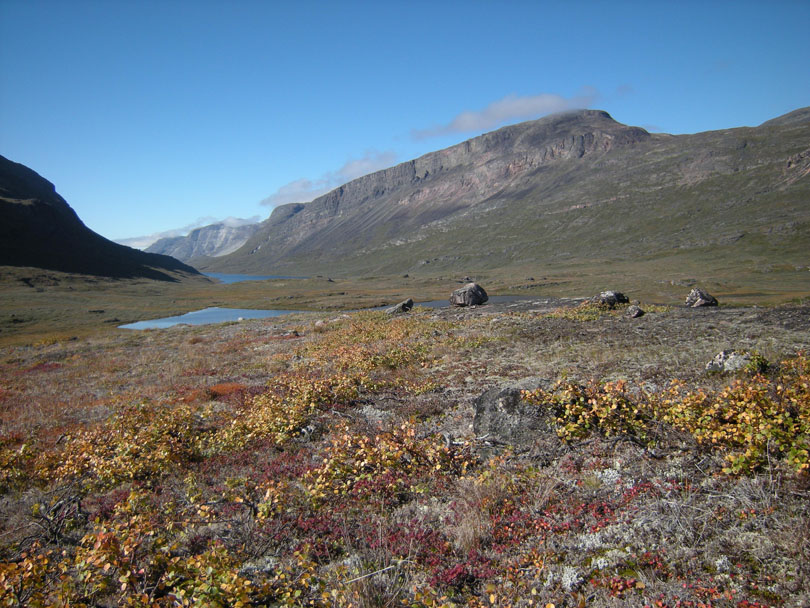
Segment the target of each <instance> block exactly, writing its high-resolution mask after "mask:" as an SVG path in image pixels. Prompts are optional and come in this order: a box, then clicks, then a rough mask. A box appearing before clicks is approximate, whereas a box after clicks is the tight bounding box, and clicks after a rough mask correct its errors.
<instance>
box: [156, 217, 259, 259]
mask: <svg viewBox="0 0 810 608" xmlns="http://www.w3.org/2000/svg"><path fill="white" fill-rule="evenodd" d="M258 229H259V224H244V225H242V226H229V225H228V224H225V223H221V222H220V223H217V224H210V225H208V226H202V227H200V228H195V229H194V230H192V231H191V232H189V233H188V234H187V235H186V236H175V237H167V238H162V239H159V240H157V241H155V242H154V243H153V244H152V245H150V246H149V247H147V248H146V249H145V251H146V252H147V253H160V254H162V255H170V256H172V257H173V258H177V259H178V260H181V261H183V262H187V261H188V260H190V259H192V258H195V257H204V256H209V257H218V256H222V255H227V254H229V253H233V252H234V251H236V250H237V249H239V248H240V247H241V246H242V245H244V244H245V243H246V242H247V240H248V239H249V238H250V237H251V236H253V234H254V233H255V232H256V231H257V230H258Z"/></svg>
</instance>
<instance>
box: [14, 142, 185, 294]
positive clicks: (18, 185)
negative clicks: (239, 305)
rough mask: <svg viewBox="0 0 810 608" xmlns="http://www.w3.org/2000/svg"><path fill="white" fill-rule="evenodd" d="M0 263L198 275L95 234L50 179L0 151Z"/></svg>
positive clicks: (114, 273)
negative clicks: (6, 156)
mask: <svg viewBox="0 0 810 608" xmlns="http://www.w3.org/2000/svg"><path fill="white" fill-rule="evenodd" d="M0 266H31V267H36V268H44V269H49V270H58V271H61V272H70V273H80V274H90V275H98V276H106V277H117V278H133V277H145V278H151V279H160V280H177V279H178V278H180V277H182V276H186V275H198V274H199V273H198V272H197V271H196V270H195V269H193V268H191V267H190V266H187V265H185V264H183V263H182V262H179V261H178V260H175V259H174V258H170V257H168V256H165V255H155V254H151V253H144V252H142V251H138V250H137V249H131V248H130V247H124V246H123V245H118V244H117V243H113V242H112V241H109V240H107V239H105V238H104V237H102V236H100V235H99V234H96V233H95V232H93V231H92V230H90V229H89V228H87V227H86V226H85V225H84V224H83V223H82V221H81V220H80V219H79V217H78V216H77V215H76V212H75V211H74V210H73V209H72V208H71V207H70V206H69V205H68V204H67V202H66V201H65V199H63V198H62V197H61V196H59V194H57V192H56V189H55V188H54V185H53V184H52V183H51V182H49V181H48V180H46V179H45V178H43V177H41V176H40V175H38V174H37V173H36V172H34V171H32V170H31V169H29V168H28V167H26V166H24V165H21V164H19V163H15V162H13V161H10V160H8V159H7V158H5V157H3V156H0Z"/></svg>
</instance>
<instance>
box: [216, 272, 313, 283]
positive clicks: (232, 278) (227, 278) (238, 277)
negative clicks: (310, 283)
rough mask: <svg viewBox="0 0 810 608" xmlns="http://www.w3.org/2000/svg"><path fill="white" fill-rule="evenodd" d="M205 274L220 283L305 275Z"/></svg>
mask: <svg viewBox="0 0 810 608" xmlns="http://www.w3.org/2000/svg"><path fill="white" fill-rule="evenodd" d="M203 274H204V275H205V276H207V277H209V278H212V279H216V280H218V281H220V282H221V283H225V284H230V283H241V282H242V281H266V280H267V279H306V278H307V277H285V276H281V275H273V274H269V275H258V274H227V273H224V272H204V273H203Z"/></svg>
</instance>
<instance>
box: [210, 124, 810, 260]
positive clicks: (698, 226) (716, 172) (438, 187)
mask: <svg viewBox="0 0 810 608" xmlns="http://www.w3.org/2000/svg"><path fill="white" fill-rule="evenodd" d="M807 114H808V113H807V112H803V111H797V112H793V113H791V114H790V115H788V116H787V117H785V118H784V120H779V119H775V120H774V121H769V122H768V123H765V124H764V125H762V126H760V127H755V128H739V129H729V130H724V131H713V132H706V133H698V134H694V135H678V136H672V135H666V134H650V133H647V132H646V131H644V130H643V129H640V128H638V127H629V126H626V125H623V124H620V123H618V122H616V121H614V120H613V119H612V118H611V117H610V116H609V115H608V114H607V113H605V112H601V111H594V110H584V111H578V112H570V113H565V114H561V115H555V116H549V117H546V118H543V119H540V120H537V121H532V122H527V123H522V124H518V125H513V126H509V127H505V128H503V129H499V130H497V131H494V132H492V133H487V134H485V135H482V136H480V137H476V138H474V139H471V140H469V141H466V142H463V143H461V144H458V145H456V146H453V147H451V148H447V149H445V150H440V151H438V152H433V153H430V154H427V155H425V156H423V157H421V158H418V159H416V160H413V161H410V162H406V163H403V164H400V165H397V166H395V167H392V168H390V169H386V170H384V171H379V172H377V173H374V174H371V175H367V176H365V177H361V178H359V179H357V180H354V181H352V182H349V183H348V184H345V185H344V186H342V187H340V188H338V189H336V190H334V191H332V192H330V193H328V194H326V195H324V196H322V197H320V198H317V199H315V200H314V201H312V202H311V203H307V204H296V205H286V206H282V207H279V208H276V209H275V210H274V211H273V213H272V215H271V216H270V218H269V219H268V220H266V221H265V222H263V223H262V227H261V229H260V230H259V231H258V232H257V233H256V234H255V235H254V236H253V237H252V238H251V239H250V240H249V241H248V242H247V243H246V244H245V245H244V246H243V247H242V248H241V249H240V250H238V251H237V252H235V253H233V254H231V255H229V256H225V257H222V258H218V259H216V260H205V261H204V262H202V263H197V264H196V265H197V267H201V268H206V269H211V270H219V271H237V272H265V273H268V272H272V273H278V274H307V273H310V274H313V273H317V272H329V273H331V274H336V275H352V274H355V275H356V274H371V273H398V272H413V271H416V270H423V271H428V270H429V271H430V272H441V271H442V270H455V269H459V270H462V269H463V270H464V271H465V272H467V271H474V270H481V269H506V268H526V267H532V266H537V265H549V264H560V263H567V264H572V263H588V264H592V263H596V262H598V263H610V262H611V261H617V260H625V259H627V258H628V257H642V258H645V259H651V260H656V259H659V260H660V259H663V258H665V257H668V256H675V257H683V256H684V255H688V256H692V257H691V258H690V259H692V261H694V262H695V263H701V264H715V265H716V264H734V263H743V262H744V263H751V264H754V263H763V262H767V261H770V260H780V261H782V262H784V263H788V264H799V263H801V262H802V261H804V262H805V263H806V259H805V254H804V251H805V250H806V247H807V244H808V242H810V238H809V236H810V209H808V201H809V200H810V180H809V179H808V178H807V166H808V150H810V123H808V122H807V121H806V120H804V118H805V117H806V116H807ZM427 264H430V266H429V267H428V266H427Z"/></svg>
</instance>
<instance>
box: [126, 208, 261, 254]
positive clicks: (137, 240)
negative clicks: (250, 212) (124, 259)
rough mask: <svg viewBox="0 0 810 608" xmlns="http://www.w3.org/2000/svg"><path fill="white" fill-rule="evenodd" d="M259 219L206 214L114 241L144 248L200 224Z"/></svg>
mask: <svg viewBox="0 0 810 608" xmlns="http://www.w3.org/2000/svg"><path fill="white" fill-rule="evenodd" d="M260 221H261V216H259V215H254V216H253V217H248V218H241V217H233V216H231V217H226V218H225V219H224V220H220V219H218V218H215V217H213V216H210V215H207V216H205V217H199V218H197V220H196V221H194V222H192V223H190V224H187V225H186V226H183V227H182V228H175V229H173V230H164V231H162V232H155V233H154V234H146V235H143V236H135V237H131V238H128V239H116V240H115V242H116V243H118V244H120V245H126V246H127V247H134V248H135V249H146V248H147V247H149V246H150V245H152V244H154V243H155V242H157V241H159V240H160V239H165V238H171V237H175V236H186V235H187V234H188V233H189V232H191V231H192V230H194V229H195V228H201V227H202V226H210V225H211V224H225V225H226V226H230V227H232V228H235V227H236V226H244V225H245V224H255V223H257V222H260Z"/></svg>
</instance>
